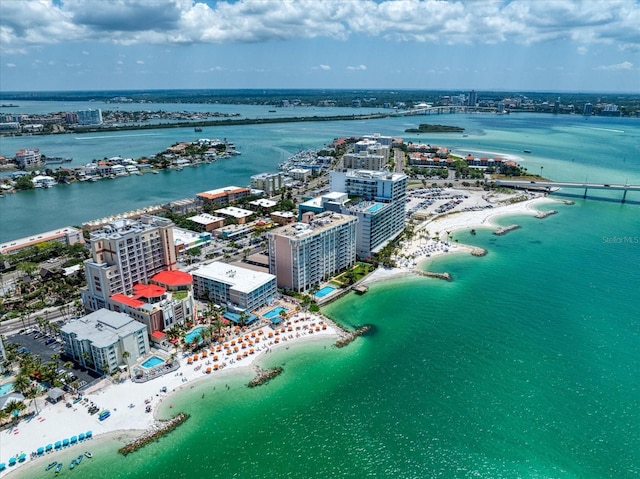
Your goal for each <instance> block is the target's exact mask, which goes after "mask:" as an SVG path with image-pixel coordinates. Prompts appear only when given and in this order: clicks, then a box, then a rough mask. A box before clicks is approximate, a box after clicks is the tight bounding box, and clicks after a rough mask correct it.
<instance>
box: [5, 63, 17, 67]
mask: <svg viewBox="0 0 640 479" xmlns="http://www.w3.org/2000/svg"><path fill="white" fill-rule="evenodd" d="M6 66H7V68H15V67H16V64H15V63H7V64H6Z"/></svg>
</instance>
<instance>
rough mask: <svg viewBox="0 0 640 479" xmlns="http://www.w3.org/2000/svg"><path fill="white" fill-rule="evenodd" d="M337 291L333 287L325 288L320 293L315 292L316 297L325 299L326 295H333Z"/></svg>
mask: <svg viewBox="0 0 640 479" xmlns="http://www.w3.org/2000/svg"><path fill="white" fill-rule="evenodd" d="M335 290H336V288H334V287H333V286H323V287H322V288H320V289H319V290H318V291H316V292H315V294H314V296H315V297H316V298H324V297H325V296H326V295H328V294H331V293H333V292H334V291H335Z"/></svg>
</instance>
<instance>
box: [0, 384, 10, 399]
mask: <svg viewBox="0 0 640 479" xmlns="http://www.w3.org/2000/svg"><path fill="white" fill-rule="evenodd" d="M12 389H13V383H6V384H3V385H2V386H0V396H4V395H5V394H9V393H10V392H11V390H12Z"/></svg>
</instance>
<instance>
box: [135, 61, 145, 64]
mask: <svg viewBox="0 0 640 479" xmlns="http://www.w3.org/2000/svg"><path fill="white" fill-rule="evenodd" d="M136 63H137V64H138V65H144V62H143V61H142V60H136Z"/></svg>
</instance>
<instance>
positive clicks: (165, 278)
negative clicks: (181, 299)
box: [151, 270, 193, 286]
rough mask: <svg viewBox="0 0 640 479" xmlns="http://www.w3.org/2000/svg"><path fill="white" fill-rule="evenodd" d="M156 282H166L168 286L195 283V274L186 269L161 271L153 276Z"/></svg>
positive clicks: (152, 279)
mask: <svg viewBox="0 0 640 479" xmlns="http://www.w3.org/2000/svg"><path fill="white" fill-rule="evenodd" d="M151 281H155V282H156V283H161V284H166V285H167V286H183V285H187V284H192V283H193V276H191V275H190V274H189V273H185V272H184V271H178V270H172V271H161V272H159V273H158V274H156V275H155V276H153V277H152V278H151Z"/></svg>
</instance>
